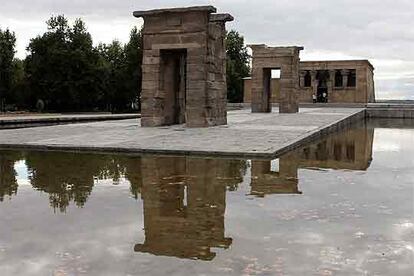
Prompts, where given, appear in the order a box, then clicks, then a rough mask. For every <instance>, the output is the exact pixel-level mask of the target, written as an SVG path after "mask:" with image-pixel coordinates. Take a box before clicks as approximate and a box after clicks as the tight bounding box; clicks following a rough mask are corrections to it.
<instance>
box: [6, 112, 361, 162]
mask: <svg viewBox="0 0 414 276" xmlns="http://www.w3.org/2000/svg"><path fill="white" fill-rule="evenodd" d="M364 112H365V111H364V109H361V108H309V109H306V108H303V109H301V110H300V113H297V114H279V113H277V112H274V113H270V114H269V113H267V114H266V113H251V112H250V110H238V111H231V112H229V113H228V125H227V126H219V127H211V128H185V127H183V126H169V127H157V128H141V127H140V126H139V124H140V122H139V119H132V120H120V121H105V122H94V123H80V124H68V125H57V126H48V127H38V128H26V129H15V130H0V147H3V148H4V147H19V148H20V147H26V148H40V149H66V150H93V151H95V150H102V151H117V152H141V153H142V152H144V153H145V152H148V153H166V154H201V155H216V154H217V155H226V156H240V157H242V156H243V157H253V156H254V157H266V158H267V157H271V156H274V155H276V154H279V153H281V152H282V151H285V150H287V149H289V147H292V146H294V145H296V144H298V143H300V141H303V140H304V139H305V138H309V137H313V136H315V137H316V136H317V135H319V134H320V133H322V132H323V131H324V130H327V129H333V128H335V127H336V126H337V125H338V124H339V122H341V123H342V124H343V123H344V122H346V121H349V120H350V118H355V117H359V118H361V117H362V116H364V115H365V114H364Z"/></svg>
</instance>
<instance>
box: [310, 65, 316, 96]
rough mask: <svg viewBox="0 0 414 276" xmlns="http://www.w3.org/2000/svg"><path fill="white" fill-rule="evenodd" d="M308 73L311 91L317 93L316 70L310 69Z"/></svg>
mask: <svg viewBox="0 0 414 276" xmlns="http://www.w3.org/2000/svg"><path fill="white" fill-rule="evenodd" d="M310 74H311V83H312V91H313V94H314V95H317V94H318V80H317V79H316V75H317V74H318V71H316V70H312V71H311V72H310Z"/></svg>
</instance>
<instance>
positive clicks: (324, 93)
mask: <svg viewBox="0 0 414 276" xmlns="http://www.w3.org/2000/svg"><path fill="white" fill-rule="evenodd" d="M322 96H323V101H324V102H325V103H327V102H328V97H327V95H326V92H323V94H322Z"/></svg>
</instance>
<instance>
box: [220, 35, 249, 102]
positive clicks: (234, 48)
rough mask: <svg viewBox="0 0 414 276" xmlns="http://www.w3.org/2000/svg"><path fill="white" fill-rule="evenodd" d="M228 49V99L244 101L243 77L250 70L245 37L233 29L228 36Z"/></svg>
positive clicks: (230, 100)
mask: <svg viewBox="0 0 414 276" xmlns="http://www.w3.org/2000/svg"><path fill="white" fill-rule="evenodd" d="M226 51H227V99H228V101H229V102H233V103H234V102H236V103H237V102H243V78H244V77H247V76H248V75H249V72H250V66H249V54H248V52H247V48H246V46H245V45H244V37H243V36H241V35H240V34H239V33H238V32H236V31H234V30H232V31H230V32H228V33H227V36H226Z"/></svg>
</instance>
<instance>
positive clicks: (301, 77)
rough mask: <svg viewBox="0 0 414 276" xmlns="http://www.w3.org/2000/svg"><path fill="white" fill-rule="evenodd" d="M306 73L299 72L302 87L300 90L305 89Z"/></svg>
mask: <svg viewBox="0 0 414 276" xmlns="http://www.w3.org/2000/svg"><path fill="white" fill-rule="evenodd" d="M306 73H307V72H306V71H300V72H299V77H300V79H299V85H300V88H303V87H305V76H306Z"/></svg>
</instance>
